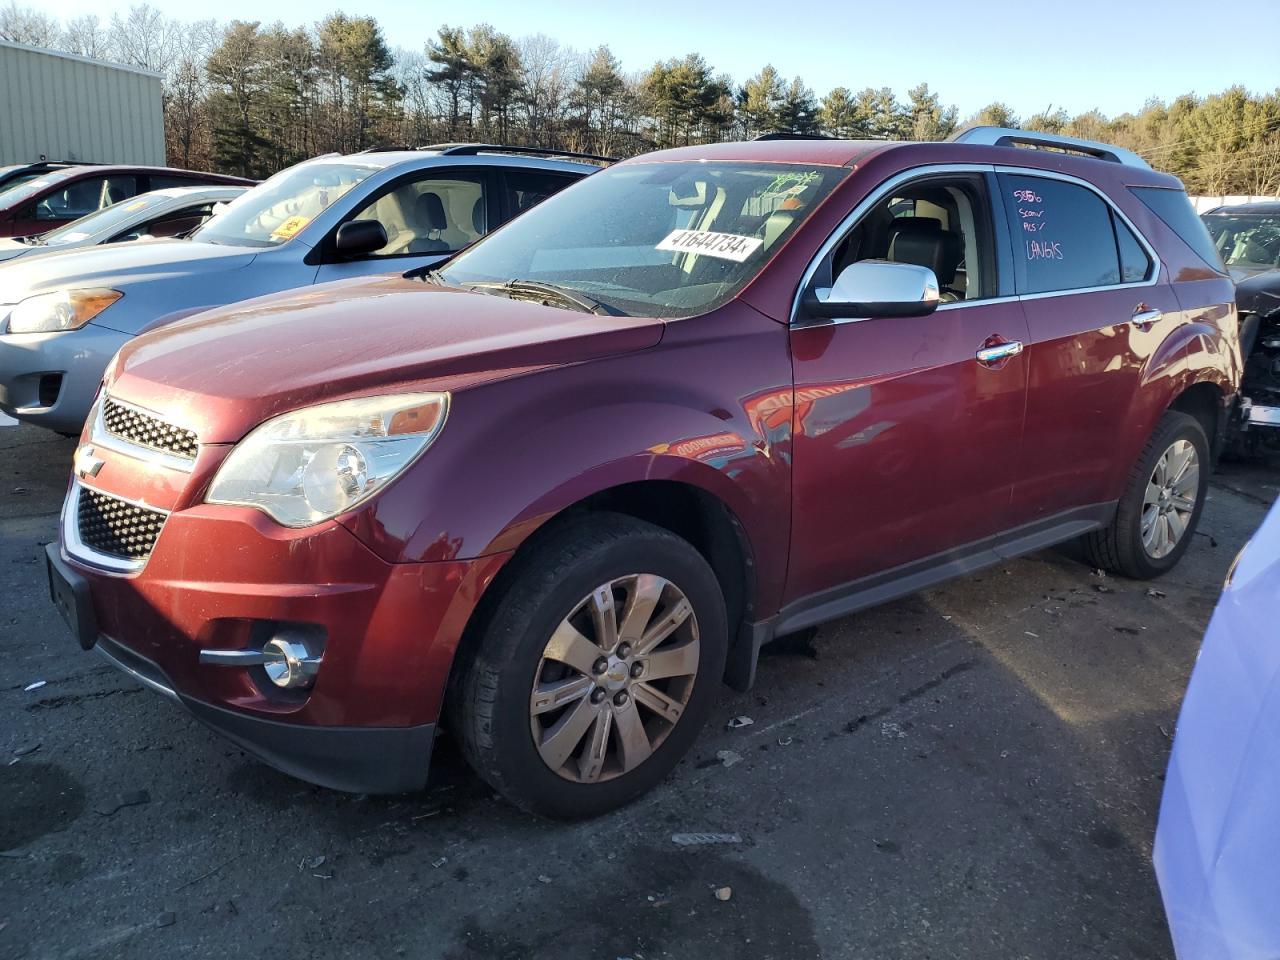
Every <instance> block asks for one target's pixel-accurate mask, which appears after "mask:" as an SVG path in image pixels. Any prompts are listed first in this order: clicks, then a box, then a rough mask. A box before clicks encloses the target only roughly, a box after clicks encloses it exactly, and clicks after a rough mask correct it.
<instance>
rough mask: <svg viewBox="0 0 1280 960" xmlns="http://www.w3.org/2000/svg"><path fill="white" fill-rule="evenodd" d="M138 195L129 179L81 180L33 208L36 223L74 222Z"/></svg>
mask: <svg viewBox="0 0 1280 960" xmlns="http://www.w3.org/2000/svg"><path fill="white" fill-rule="evenodd" d="M137 192H138V182H137V179H136V178H135V177H132V176H117V177H85V178H84V179H82V180H76V181H73V182H72V183H68V184H67V185H66V186H64V187H62V188H60V189H58V190H55V191H54V192H53V193H51V194H49V195H48V196H47V197H45V198H44V199H43V200H41V201H40V202H39V203H38V204H37V205H36V219H37V220H78V219H80V218H81V217H83V216H86V215H87V214H90V213H93V212H94V211H95V210H101V209H102V208H103V207H109V206H111V204H113V203H119V202H120V201H121V200H128V199H129V198H130V197H132V196H134V195H136V194H137Z"/></svg>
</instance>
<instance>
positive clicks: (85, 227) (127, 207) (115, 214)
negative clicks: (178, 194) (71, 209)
mask: <svg viewBox="0 0 1280 960" xmlns="http://www.w3.org/2000/svg"><path fill="white" fill-rule="evenodd" d="M166 199H168V198H166V197H163V196H155V195H154V194H153V195H151V196H143V197H137V198H136V199H133V200H121V201H120V202H119V203H113V204H111V206H109V207H103V208H102V209H101V210H97V211H95V212H93V213H91V214H89V215H88V216H85V217H81V218H80V219H79V220H73V221H71V223H68V224H67V225H66V226H63V227H58V229H56V230H50V231H49V232H48V233H46V234H43V235H42V236H41V237H40V239H41V240H43V241H44V242H45V243H47V244H50V245H51V246H57V245H58V244H60V243H75V242H76V241H77V240H83V239H84V238H85V237H88V236H91V235H92V234H95V233H101V232H103V231H104V230H115V229H117V228H122V227H125V226H128V225H129V224H130V223H131V222H132V221H134V220H135V219H137V217H138V214H139V213H141V212H143V211H146V210H154V209H156V208H157V207H159V206H161V205H163V204H164V202H165V200H166Z"/></svg>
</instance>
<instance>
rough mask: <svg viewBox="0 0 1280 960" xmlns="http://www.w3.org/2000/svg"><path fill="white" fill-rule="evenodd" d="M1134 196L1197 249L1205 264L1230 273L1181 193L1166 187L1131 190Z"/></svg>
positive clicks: (1190, 245) (1201, 223)
mask: <svg viewBox="0 0 1280 960" xmlns="http://www.w3.org/2000/svg"><path fill="white" fill-rule="evenodd" d="M1129 189H1130V190H1132V191H1133V195H1134V196H1135V197H1137V198H1138V199H1139V200H1141V201H1142V202H1143V203H1145V204H1146V205H1147V206H1148V207H1149V208H1150V209H1151V212H1152V213H1154V214H1155V215H1156V216H1157V217H1159V218H1160V219H1161V220H1163V221H1164V222H1165V224H1166V225H1167V226H1168V227H1169V229H1170V230H1172V231H1173V232H1174V233H1176V234H1177V235H1178V236H1179V237H1181V238H1182V241H1183V242H1184V243H1185V244H1186V245H1187V246H1189V247H1190V248H1191V249H1192V250H1194V251H1195V252H1196V253H1197V254H1198V255H1199V257H1200V259H1202V260H1203V261H1204V262H1205V263H1207V264H1209V266H1211V267H1213V268H1214V269H1215V270H1221V271H1222V272H1223V273H1226V272H1227V268H1226V267H1224V266H1223V265H1222V257H1220V256H1219V255H1218V251H1217V248H1215V247H1214V245H1213V239H1212V238H1211V237H1210V236H1209V231H1208V230H1206V229H1205V225H1204V223H1203V222H1202V221H1201V220H1200V218H1199V217H1198V216H1196V211H1195V208H1194V207H1193V206H1191V201H1190V199H1188V197H1187V195H1186V193H1184V192H1183V191H1181V190H1167V189H1164V188H1162V187H1130V188H1129Z"/></svg>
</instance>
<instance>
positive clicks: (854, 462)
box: [786, 175, 1027, 601]
mask: <svg viewBox="0 0 1280 960" xmlns="http://www.w3.org/2000/svg"><path fill="white" fill-rule="evenodd" d="M997 226H998V224H997V223H996V222H995V220H994V217H993V216H992V207H991V200H990V196H989V190H988V178H987V177H984V176H982V175H973V176H942V177H931V178H927V179H922V180H920V181H914V182H911V183H908V184H906V185H904V186H902V187H898V188H895V189H894V190H893V191H892V192H891V193H890V194H888V195H886V196H884V197H882V198H881V199H880V200H879V201H878V202H877V203H876V204H875V205H874V206H873V208H872V209H871V210H870V211H869V212H868V213H867V215H866V216H865V217H863V218H861V219H860V220H859V221H858V223H857V224H855V225H854V226H853V227H852V229H851V230H850V231H849V233H848V234H847V235H846V237H845V238H843V239H842V240H841V242H840V243H839V244H837V245H836V247H835V248H834V249H833V251H832V253H831V254H829V258H830V261H831V262H830V264H823V265H820V267H819V274H818V275H819V276H822V275H823V274H824V272H825V275H826V276H828V277H831V276H838V275H839V272H840V270H841V269H842V268H843V267H845V266H847V265H848V264H849V263H851V262H854V261H856V260H866V259H885V260H891V261H897V262H911V263H916V264H918V265H921V266H928V267H929V268H930V269H932V270H933V271H934V273H935V275H936V276H937V279H938V281H939V287H940V289H941V290H942V295H943V299H944V303H943V305H942V306H940V307H939V308H938V310H937V311H935V312H934V313H932V314H931V315H929V316H925V317H911V318H902V317H898V318H890V317H872V318H869V319H864V320H856V321H826V322H824V321H816V322H809V323H803V324H801V325H797V326H794V327H793V329H792V331H791V350H792V362H793V367H794V374H795V414H794V423H793V434H794V454H793V458H794V459H793V483H794V492H793V496H794V510H793V520H792V545H791V566H790V570H789V573H788V586H787V598H786V599H787V601H795V600H800V599H802V598H811V597H813V596H814V595H820V594H822V593H823V592H824V591H836V592H839V591H840V590H841V589H843V588H844V587H845V586H847V585H849V584H851V583H852V582H853V581H857V580H860V579H862V578H865V577H868V576H870V575H872V574H878V573H883V572H886V571H890V570H892V569H893V568H896V567H902V565H904V564H910V563H912V562H913V561H925V564H926V565H927V564H928V563H929V562H930V561H936V562H937V563H939V564H943V563H945V562H947V559H948V556H949V555H951V556H959V555H960V553H961V552H962V551H958V548H962V547H964V546H965V545H969V544H972V543H974V542H975V541H978V540H981V539H983V538H985V537H989V536H991V535H992V534H995V533H997V532H999V531H1001V530H1002V529H1004V528H1005V527H1006V526H1007V509H1008V506H1009V500H1010V496H1011V493H1012V489H1013V482H1014V477H1015V474H1014V471H1015V469H1016V464H1017V462H1018V454H1019V449H1020V444H1021V442H1022V423H1023V406H1024V403H1025V400H1026V380H1027V362H1026V358H1025V356H1022V355H1020V354H1018V353H1017V352H1016V351H1017V348H1016V346H1013V345H1016V344H1021V343H1022V342H1024V341H1025V340H1026V338H1027V328H1026V322H1025V320H1024V318H1023V314H1022V308H1021V305H1020V304H1019V303H1018V302H1017V301H1016V300H1015V299H1013V298H1012V297H1001V296H1000V295H1001V293H1002V292H1004V291H1002V288H1001V286H1000V279H999V278H998V276H997V268H996V262H997V257H996V238H997V229H996V228H997ZM1006 280H1007V278H1006ZM995 345H1005V348H1004V349H1002V350H999V351H996V352H997V353H1004V354H1006V355H1005V356H1003V357H996V358H991V357H990V354H982V356H983V357H986V358H988V359H986V360H985V361H984V360H983V359H980V358H979V354H980V353H981V352H982V351H983V350H984V349H986V348H990V347H992V346H995Z"/></svg>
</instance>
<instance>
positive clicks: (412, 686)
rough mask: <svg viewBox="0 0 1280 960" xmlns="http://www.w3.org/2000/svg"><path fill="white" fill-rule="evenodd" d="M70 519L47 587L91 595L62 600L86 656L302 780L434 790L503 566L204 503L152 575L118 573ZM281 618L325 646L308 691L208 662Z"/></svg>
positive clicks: (184, 518) (185, 514)
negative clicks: (439, 748) (469, 632)
mask: <svg viewBox="0 0 1280 960" xmlns="http://www.w3.org/2000/svg"><path fill="white" fill-rule="evenodd" d="M74 491H75V488H74V487H73V493H74ZM69 502H72V501H71V499H70V498H69ZM69 522H74V517H70V518H69V517H68V516H64V519H63V524H64V530H63V537H62V542H61V543H60V544H58V545H54V544H51V545H50V546H49V548H48V564H49V570H50V585H51V591H52V592H53V594H54V599H55V601H59V592H60V591H59V589H58V588H56V587H55V582H56V581H58V580H61V581H62V582H64V583H65V584H70V585H71V586H70V592H72V593H78V594H79V595H80V596H79V597H78V598H77V599H75V600H66V599H65V595H66V594H67V593H68V590H67V588H65V587H64V588H63V589H62V591H61V592H62V593H63V594H64V597H63V599H62V601H61V602H59V603H58V605H59V606H60V607H62V608H63V612H64V614H65V615H67V618H68V620H69V622H71V624H72V626H73V630H74V632H76V633H77V634H79V635H80V636H79V639H80V642H81V645H82V646H84V647H86V648H94V649H96V650H97V651H98V652H99V653H101V654H102V655H104V656H105V657H106V658H107V659H108V660H110V661H111V662H112V663H114V664H115V665H116V666H117V667H119V668H120V669H122V670H124V671H125V672H126V673H129V674H130V675H132V676H133V677H135V678H136V679H138V680H140V681H141V682H143V683H144V684H146V685H147V686H149V687H151V688H152V689H154V690H157V691H158V692H161V693H163V694H165V695H166V696H168V697H170V698H171V699H174V700H176V701H177V702H179V703H180V704H182V705H183V706H185V707H186V708H187V709H188V710H189V711H191V713H192V714H194V715H195V716H196V717H197V718H198V719H199V720H201V721H202V722H204V723H205V724H207V725H208V726H210V727H211V728H213V729H214V730H216V731H217V732H219V733H221V734H223V735H225V736H227V737H228V738H230V739H231V740H232V741H234V742H236V743H237V744H239V745H240V746H242V747H243V748H244V749H246V750H247V751H248V752H250V753H252V754H254V755H255V756H257V757H259V758H261V759H262V760H264V761H266V762H267V763H269V764H270V765H272V766H274V767H276V768H278V769H280V770H282V771H284V772H286V773H289V774H291V775H293V776H296V777H299V778H301V779H304V780H307V781H310V782H313V783H317V784H320V785H322V786H326V787H331V788H334V789H340V790H349V791H354V792H361V793H388V792H402V791H407V790H413V789H417V788H420V787H422V786H423V785H424V784H425V782H426V775H427V766H428V760H429V757H430V753H431V743H432V740H433V738H434V734H435V726H436V722H437V720H438V718H439V714H440V710H441V706H442V704H443V699H444V693H445V687H446V683H447V680H448V675H449V669H450V667H451V665H452V661H453V655H454V652H455V650H456V647H457V644H458V641H459V639H460V637H461V635H462V631H463V629H464V628H465V626H466V623H467V621H468V619H469V618H470V616H471V613H472V612H473V610H474V608H475V604H476V602H477V601H478V599H479V596H480V594H481V593H482V592H483V589H484V587H485V585H487V583H488V582H489V581H490V580H491V579H492V577H493V575H494V574H495V573H496V571H497V569H498V568H499V567H500V566H501V564H502V562H503V561H504V560H505V556H503V555H498V556H491V557H484V558H480V559H476V560H470V561H446V562H434V563H421V564H392V563H387V562H386V561H384V560H382V559H381V558H380V557H378V556H376V555H375V554H374V553H373V552H372V551H370V550H369V549H368V548H367V547H365V546H364V544H363V543H361V542H360V541H359V540H358V539H357V538H356V537H355V536H354V535H353V534H351V533H350V532H349V531H348V530H347V529H346V528H345V527H343V526H341V525H340V524H337V523H333V522H330V523H326V524H322V525H320V526H318V527H316V528H312V529H309V530H304V531H299V530H285V529H284V528H280V527H278V526H277V525H275V524H274V523H272V522H271V521H270V520H268V519H267V518H266V517H265V516H264V515H262V514H260V513H258V512H257V511H253V510H245V509H242V508H230V507H216V506H210V505H204V504H201V505H199V506H196V507H192V508H190V509H188V510H184V511H179V512H174V513H173V514H171V515H170V516H169V517H168V518H167V520H166V521H165V525H164V527H163V530H162V532H161V534H160V536H159V538H158V539H157V541H156V544H155V547H154V549H153V551H152V554H151V556H150V557H149V559H148V560H147V562H146V564H145V565H144V566H143V567H142V569H141V570H138V571H136V572H129V573H120V572H113V571H109V570H104V569H101V568H98V567H96V566H95V565H94V564H93V562H92V560H86V558H84V557H83V556H74V555H72V554H70V553H68V551H67V543H68V537H67V524H68V523H69ZM72 540H73V542H74V538H72ZM71 608H78V609H71ZM285 624H290V625H299V624H301V625H305V626H306V627H307V628H308V629H311V630H313V631H314V630H318V631H320V632H321V633H322V635H323V637H324V638H325V639H324V647H323V655H322V658H321V664H320V668H319V672H318V674H317V676H316V680H315V684H314V686H313V687H311V688H310V689H303V690H297V689H293V690H285V689H281V688H279V687H276V686H274V685H273V684H272V683H271V681H270V680H269V679H268V678H267V676H266V672H265V670H263V668H262V667H261V666H225V665H221V664H213V663H206V662H201V657H200V654H201V651H210V650H214V651H231V650H236V651H242V650H253V649H255V648H260V646H261V644H262V643H263V642H265V639H266V638H269V636H270V635H271V634H272V633H273V631H274V630H276V629H279V627H280V626H281V625H285Z"/></svg>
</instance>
